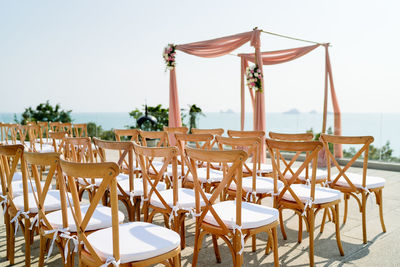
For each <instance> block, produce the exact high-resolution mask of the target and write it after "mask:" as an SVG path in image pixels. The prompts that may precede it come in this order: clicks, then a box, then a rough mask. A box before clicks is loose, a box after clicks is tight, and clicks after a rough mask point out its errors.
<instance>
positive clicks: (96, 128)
mask: <svg viewBox="0 0 400 267" xmlns="http://www.w3.org/2000/svg"><path fill="white" fill-rule="evenodd" d="M87 131H88V136H89V137H100V135H101V133H102V132H103V128H102V127H101V125H96V123H94V122H88V124H87Z"/></svg>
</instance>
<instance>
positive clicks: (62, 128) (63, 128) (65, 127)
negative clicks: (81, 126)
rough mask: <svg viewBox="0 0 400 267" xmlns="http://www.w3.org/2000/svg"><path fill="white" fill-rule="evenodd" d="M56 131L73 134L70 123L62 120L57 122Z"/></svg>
mask: <svg viewBox="0 0 400 267" xmlns="http://www.w3.org/2000/svg"><path fill="white" fill-rule="evenodd" d="M57 132H67V133H68V135H69V136H73V134H74V133H73V129H72V123H70V122H64V123H60V124H58V128H57Z"/></svg>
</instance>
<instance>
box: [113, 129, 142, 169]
mask: <svg viewBox="0 0 400 267" xmlns="http://www.w3.org/2000/svg"><path fill="white" fill-rule="evenodd" d="M114 134H115V140H116V141H130V142H136V143H138V144H139V143H140V142H139V130H137V129H114ZM119 154H120V156H121V152H119ZM134 173H135V175H136V176H139V174H140V168H139V162H138V161H137V159H136V158H135V166H134Z"/></svg>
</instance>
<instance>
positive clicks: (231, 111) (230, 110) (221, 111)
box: [219, 108, 235, 113]
mask: <svg viewBox="0 0 400 267" xmlns="http://www.w3.org/2000/svg"><path fill="white" fill-rule="evenodd" d="M219 112H220V113H235V112H234V111H233V110H232V109H230V108H228V109H227V110H226V111H223V110H222V109H221V110H220V111H219Z"/></svg>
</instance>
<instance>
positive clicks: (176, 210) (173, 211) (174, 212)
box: [169, 206, 179, 225]
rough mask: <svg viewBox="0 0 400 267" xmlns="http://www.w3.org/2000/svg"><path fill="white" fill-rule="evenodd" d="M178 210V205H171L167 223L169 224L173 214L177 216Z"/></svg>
mask: <svg viewBox="0 0 400 267" xmlns="http://www.w3.org/2000/svg"><path fill="white" fill-rule="evenodd" d="M178 210H179V207H178V206H173V207H172V211H171V214H170V215H169V224H170V225H171V222H172V219H173V218H174V215H175V216H178Z"/></svg>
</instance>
